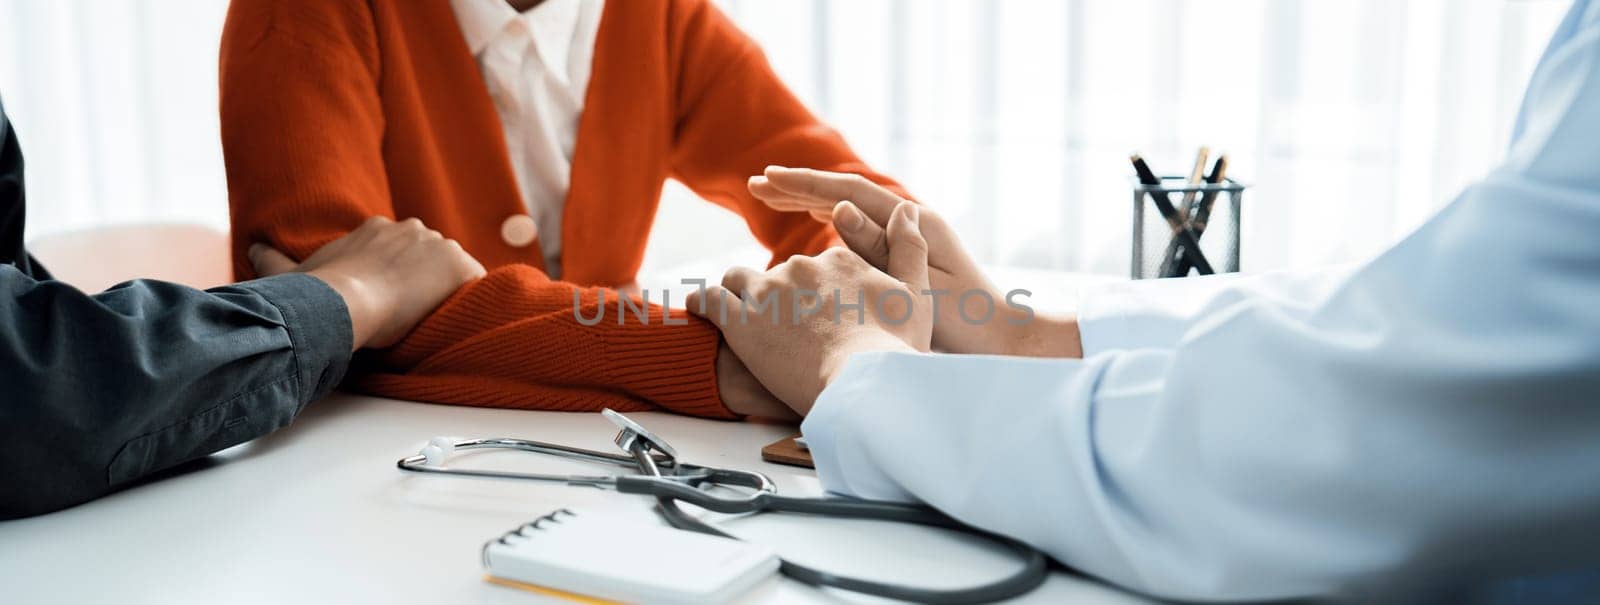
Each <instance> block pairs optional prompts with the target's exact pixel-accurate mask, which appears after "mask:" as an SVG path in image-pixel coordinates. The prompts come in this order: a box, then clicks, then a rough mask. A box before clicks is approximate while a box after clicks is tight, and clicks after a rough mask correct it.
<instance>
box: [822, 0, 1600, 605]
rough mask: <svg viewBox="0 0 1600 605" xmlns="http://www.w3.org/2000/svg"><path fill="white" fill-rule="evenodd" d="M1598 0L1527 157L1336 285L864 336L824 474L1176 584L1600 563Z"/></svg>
mask: <svg viewBox="0 0 1600 605" xmlns="http://www.w3.org/2000/svg"><path fill="white" fill-rule="evenodd" d="M1585 6H1586V5H1585V3H1584V2H1579V3H1578V6H1577V7H1575V8H1574V9H1573V11H1574V15H1578V14H1581V13H1583V12H1584V11H1585V10H1586V8H1585ZM1590 14H1591V16H1592V11H1591V13H1590ZM1586 23H1587V25H1583V26H1581V27H1574V23H1573V17H1569V19H1568V22H1567V23H1566V25H1565V26H1564V27H1565V28H1566V30H1567V31H1568V34H1569V35H1568V36H1567V37H1566V39H1565V40H1564V41H1563V40H1560V39H1558V44H1557V45H1555V46H1554V47H1553V50H1552V52H1551V53H1550V54H1549V55H1548V57H1547V61H1546V62H1545V63H1544V64H1542V65H1541V67H1540V68H1539V69H1538V70H1536V73H1535V76H1534V77H1533V80H1532V82H1531V83H1530V88H1529V92H1528V95H1527V99H1526V100H1525V114H1524V115H1525V116H1527V119H1525V120H1524V125H1523V130H1522V134H1521V136H1519V138H1518V140H1517V141H1516V142H1515V143H1514V145H1513V147H1512V151H1511V154H1510V156H1509V157H1508V159H1507V161H1506V163H1505V165H1504V166H1503V167H1502V168H1500V169H1499V170H1497V171H1495V172H1494V173H1492V174H1491V175H1490V176H1488V177H1487V178H1485V179H1484V180H1483V181H1481V182H1479V183H1477V184H1475V185H1473V186H1471V187H1469V188H1468V189H1466V190H1465V191H1464V192H1463V193H1462V194H1461V195H1460V196H1459V197H1458V198H1457V199H1456V200H1455V201H1454V202H1453V203H1452V204H1451V205H1450V206H1448V207H1447V208H1446V209H1444V210H1443V211H1442V212H1441V213H1440V214H1439V215H1437V216H1435V217H1434V219H1433V220H1431V221H1429V222H1428V223H1427V224H1425V225H1424V226H1423V227H1422V228H1420V229H1419V230H1418V231H1417V232H1415V233H1413V234H1412V235H1411V236H1409V237H1408V238H1406V239H1405V240H1403V241H1402V242H1401V243H1399V244H1398V245H1397V246H1395V247H1394V248H1392V249H1390V250H1389V251H1387V252H1386V253H1384V254H1383V255H1381V256H1380V257H1378V258H1376V259H1375V260H1373V261H1371V262H1369V263H1367V264H1365V265H1364V266H1362V267H1360V268H1359V269H1357V270H1356V271H1355V272H1354V273H1353V274H1352V275H1351V276H1349V277H1348V278H1346V279H1343V280H1341V281H1339V282H1338V283H1337V284H1335V285H1333V286H1332V287H1331V288H1330V289H1329V290H1328V291H1327V293H1326V294H1325V295H1322V296H1316V297H1312V298H1311V299H1309V302H1308V301H1305V300H1283V299H1278V298H1273V297H1270V296H1263V295H1260V293H1258V292H1253V291H1251V290H1249V289H1248V286H1244V285H1237V284H1229V285H1225V286H1222V287H1221V288H1220V289H1219V290H1218V291H1217V293H1216V294H1215V295H1214V296H1212V297H1210V298H1209V299H1208V300H1209V302H1208V303H1207V307H1206V309H1205V311H1204V314H1203V315H1199V314H1197V315H1195V316H1194V317H1195V318H1194V319H1193V320H1192V321H1188V322H1184V324H1183V326H1182V327H1181V328H1178V330H1180V331H1181V336H1180V337H1179V338H1177V339H1176V341H1175V342H1173V343H1171V344H1170V346H1167V347H1154V348H1117V349H1114V350H1109V351H1106V352H1102V353H1100V354H1098V355H1093V356H1091V357H1089V358H1087V359H1084V360H1038V359H1014V358H1000V357H974V356H935V355H912V354H887V353H878V354H861V355H857V356H855V357H853V358H852V359H851V360H850V362H849V363H848V364H847V366H846V368H845V370H844V371H843V372H842V373H841V374H840V376H838V377H837V378H836V379H835V380H834V382H833V383H832V384H831V385H830V386H829V387H828V388H827V389H826V390H825V391H824V392H823V394H822V395H821V397H820V398H819V399H818V401H817V403H816V406H815V408H814V409H813V411H812V414H811V416H810V417H809V418H808V419H807V420H806V421H805V423H804V425H803V429H804V432H805V435H806V438H807V440H808V441H809V443H810V447H811V450H812V454H813V456H814V457H815V459H816V462H817V470H818V473H819V475H820V477H821V479H822V481H823V484H824V486H825V487H826V488H827V489H829V490H832V491H835V492H840V493H844V494H851V495H856V496H863V497H870V498H891V499H906V500H920V501H923V502H927V503H928V504H930V505H932V506H934V507H937V508H939V509H941V510H943V511H945V512H946V513H948V514H950V515H952V516H954V517H956V518H958V519H961V520H963V521H965V522H967V523H970V524H972V525H975V526H978V527H983V528H987V529H990V530H993V531H997V532H1000V533H1003V534H1007V535H1011V536H1016V537H1018V538H1021V539H1024V540H1026V541H1028V542H1030V543H1032V544H1034V545H1036V546H1038V547H1039V548H1041V549H1043V550H1044V551H1046V552H1048V553H1049V554H1050V555H1052V556H1053V557H1055V558H1057V559H1058V560H1060V561H1062V562H1064V563H1066V564H1068V565H1071V566H1073V567H1076V568H1078V569H1081V570H1083V571H1085V572H1087V573H1090V574H1093V575H1096V576H1099V577H1102V578H1105V579H1108V580H1110V581H1112V582H1115V583H1117V584H1121V585H1124V586H1128V587H1131V588H1133V589H1136V590H1139V591H1142V592H1145V593H1149V594H1153V595H1157V596H1162V597H1170V598H1180V599H1208V600H1209V599H1230V600H1231V599H1257V598H1290V597H1326V596H1335V597H1338V596H1358V595H1372V594H1376V593H1382V594H1394V593H1393V592H1392V591H1394V590H1408V589H1421V588H1422V587H1424V586H1426V585H1428V584H1430V583H1438V582H1458V581H1463V580H1464V579H1467V580H1470V581H1475V582H1476V581H1491V580H1493V579H1496V578H1502V577H1509V576H1516V575H1522V574H1523V573H1527V572H1548V571H1561V570H1564V569H1582V568H1586V567H1594V566H1596V565H1597V564H1600V551H1597V550H1596V549H1595V548H1594V545H1593V538H1594V536H1596V535H1600V465H1597V464H1595V461H1596V460H1600V439H1597V438H1596V427H1600V312H1597V311H1596V309H1600V302H1597V301H1600V246H1597V245H1596V244H1595V242H1596V239H1595V238H1596V236H1595V234H1596V233H1600V171H1597V170H1595V169H1594V166H1596V165H1600V147H1596V146H1595V144H1594V141H1595V140H1597V137H1600V60H1597V56H1600V47H1597V44H1600V28H1597V27H1595V25H1594V23H1595V21H1594V20H1592V19H1591V20H1589V21H1587V22H1586Z"/></svg>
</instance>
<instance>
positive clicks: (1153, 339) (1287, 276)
mask: <svg viewBox="0 0 1600 605" xmlns="http://www.w3.org/2000/svg"><path fill="white" fill-rule="evenodd" d="M1355 268H1356V267H1355V266H1353V265H1351V266H1330V267H1323V268H1318V269H1314V270H1283V271H1272V272H1267V273H1258V274H1250V275H1241V274H1237V273H1229V274H1218V275H1205V276H1199V277H1191V278H1185V279H1144V280H1134V281H1125V282H1111V283H1107V284H1100V285H1097V286H1094V287H1091V288H1089V289H1086V290H1085V291H1084V292H1083V295H1082V298H1081V302H1080V304H1079V306H1078V331H1079V334H1080V339H1081V342H1082V345H1083V354H1084V355H1085V356H1092V355H1096V354H1099V353H1103V352H1106V351H1114V350H1119V349H1145V348H1152V347H1155V348H1171V347H1172V346H1174V345H1176V344H1177V343H1178V340H1179V339H1181V338H1182V337H1183V335H1184V333H1186V332H1188V331H1189V329H1191V328H1193V327H1194V325H1195V324H1196V323H1198V322H1200V321H1202V320H1203V319H1205V318H1208V317H1212V316H1213V315H1214V314H1215V313H1216V312H1217V310H1219V309H1223V308H1226V307H1228V306H1230V305H1234V304H1237V303H1238V302H1239V301H1241V300H1246V299H1249V300H1264V301H1265V300H1270V301H1273V302H1276V303H1278V304H1282V305H1285V306H1293V307H1311V306H1314V305H1316V304H1318V303H1320V302H1321V301H1323V300H1325V299H1326V298H1327V296H1328V295H1329V294H1331V293H1332V292H1333V290H1334V288H1335V287H1337V286H1338V285H1339V284H1341V283H1343V282H1344V280H1345V279H1346V278H1347V277H1349V275H1350V273H1351V272H1352V271H1353V270H1354V269H1355Z"/></svg>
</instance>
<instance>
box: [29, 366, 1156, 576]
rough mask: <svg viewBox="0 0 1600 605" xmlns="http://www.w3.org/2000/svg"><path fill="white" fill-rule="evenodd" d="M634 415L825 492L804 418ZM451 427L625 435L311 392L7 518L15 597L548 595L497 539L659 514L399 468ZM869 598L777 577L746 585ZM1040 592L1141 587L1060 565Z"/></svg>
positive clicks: (879, 550)
mask: <svg viewBox="0 0 1600 605" xmlns="http://www.w3.org/2000/svg"><path fill="white" fill-rule="evenodd" d="M633 417H635V418H636V419H638V420H640V421H641V422H643V423H644V424H645V425H646V426H647V427H649V428H650V429H651V430H653V431H655V432H656V433H657V434H660V435H662V436H663V437H665V438H667V439H669V440H671V442H672V443H673V445H674V446H675V447H676V448H677V449H678V451H679V452H680V455H681V456H682V457H683V459H685V460H689V461H693V462H703V463H707V464H713V465H723V466H730V467H737V468H746V469H756V470H759V471H761V472H765V473H767V474H768V475H770V476H771V477H772V478H773V479H774V480H775V481H776V482H777V483H778V486H779V491H780V492H783V493H788V494H816V493H820V489H819V487H818V483H817V481H816V478H815V476H814V475H813V474H812V473H811V472H810V471H808V470H806V469H799V468H791V467H784V466H778V465H772V464H767V463H764V462H762V461H761V460H760V456H759V450H760V448H761V446H763V445H765V444H767V443H769V442H771V441H774V440H776V439H778V438H780V437H782V436H784V435H786V434H788V432H789V429H788V428H786V427H780V426H770V425H760V424H744V423H732V422H717V421H711V420H702V419H696V418H688V417H683V416H676V415H671V414H661V413H652V414H637V415H633ZM436 434H447V435H452V436H459V437H478V436H514V437H524V438H530V439H539V440H548V441H556V442H561V443H568V444H573V445H579V446H582V447H589V448H593V449H598V450H608V449H609V448H612V447H614V446H612V445H611V443H610V437H611V436H612V434H613V429H612V427H611V426H610V424H609V423H607V422H606V421H605V420H604V419H603V418H601V417H600V416H599V415H598V414H571V413H557V412H525V411H513V410H491V409H475V408H461V407H452V406H443V405H431V404H422V403H410V402H402V401H393V400H386V399H378V398H370V397H356V396H348V395H336V396H334V397H331V398H329V399H327V400H324V401H321V402H318V403H316V404H313V405H312V406H310V407H308V408H307V410H306V411H305V413H303V414H302V415H301V417H300V419H299V420H298V421H296V422H295V424H294V425H293V426H291V427H290V428H288V429H285V430H283V431H280V432H278V433H276V434H273V435H271V436H268V437H266V438H263V439H259V440H257V441H254V442H251V443H248V444H245V445H242V446H239V447H236V448H233V449H230V450H227V451H224V452H222V453H220V454H217V455H216V456H213V457H212V459H211V461H210V462H207V463H203V464H200V465H198V466H199V468H192V469H187V470H186V471H185V472H183V473H181V474H178V475H176V476H172V477H167V478H165V479H163V480H160V481H155V482H151V483H147V484H144V485H140V486H137V487H134V488H132V489H129V490H126V491H123V492H120V493H117V494H114V495H112V496H110V497H107V498H104V499H101V500H99V501H95V502H91V503H89V504H86V505H84V506H80V507H77V508H73V509H69V510H66V511H62V512H59V513H55V514H51V515H45V516H43V517H37V518H33V519H24V520H20V521H10V522H5V523H0V600H3V601H5V602H7V603H45V602H52V603H94V602H117V603H192V602H216V601H223V602H230V603H253V602H261V603H293V602H334V601H342V602H372V603H378V602H393V603H424V602H431V603H535V602H544V601H543V599H545V597H541V596H539V595H535V594H532V593H527V592H522V591H519V590H515V589H509V588H503V587H499V586H494V585H491V584H488V583H486V582H484V581H483V579H482V577H483V572H482V570H481V569H480V568H479V563H478V548H479V546H480V545H482V543H483V542H484V541H485V540H487V539H488V538H490V537H493V536H496V535H498V534H500V533H501V532H503V531H505V530H507V529H510V528H512V527H515V526H516V525H518V524H520V523H523V522H525V521H527V520H529V519H530V518H532V517H534V516H537V515H540V514H543V513H546V512H549V511H551V510H554V509H556V508H561V507H567V508H574V509H581V510H586V511H594V512H597V513H601V512H603V513H605V514H616V515H627V516H632V517H636V518H640V519H652V520H653V519H655V516H654V513H653V512H652V511H651V508H650V500H649V499H647V498H641V497H634V496H625V495H620V494H616V493H613V492H602V491H600V490H595V489H588V488H572V487H565V486H561V485H541V484H535V483H532V482H525V481H501V480H488V479H473V478H456V477H441V476H437V475H420V474H411V473H403V472H401V471H399V470H396V469H395V467H394V463H395V460H396V459H398V458H401V457H403V456H406V455H409V454H412V453H415V452H416V451H417V448H418V447H420V446H421V444H422V443H423V442H425V441H426V440H427V439H428V438H429V437H431V436H434V435H436ZM463 458H464V459H463V461H462V462H463V464H467V463H470V464H472V465H475V466H480V467H484V468H523V469H527V470H534V471H539V470H544V471H558V472H564V471H565V470H567V469H578V468H583V467H582V465H579V464H577V463H567V462H561V461H552V460H549V459H545V458H542V457H537V456H530V455H525V454H521V453H518V452H478V453H471V454H463ZM590 470H593V469H592V467H590ZM717 518H718V521H719V523H720V524H721V525H722V526H723V527H726V528H728V529H729V530H730V531H733V532H734V533H737V534H739V535H741V536H743V537H746V538H749V539H754V540H760V541H762V542H765V543H768V544H772V545H773V546H774V547H775V548H777V549H778V550H779V552H781V553H782V554H784V555H786V556H790V557H794V558H796V559H797V560H801V561H803V562H806V563H810V564H814V565H817V566H821V567H823V568H825V569H833V570H840V571H852V572H857V573H861V574H863V575H870V576H871V577H876V578H882V579H892V580H899V581H905V582H916V583H927V584H932V585H940V584H944V585H950V586H954V585H958V584H965V583H972V582H976V581H981V580H984V579H987V578H993V577H998V576H999V575H1000V574H1002V573H1004V572H1006V571H1008V570H1010V569H1011V568H1012V566H1013V565H1015V562H1014V561H1012V560H1011V559H1010V558H1009V557H1008V556H1007V555H1006V554H1004V553H1003V552H999V551H996V550H994V549H992V548H991V547H989V546H987V545H984V544H982V543H980V542H975V541H973V540H970V539H968V538H967V537H965V536H961V535H958V534H952V533H947V532H943V531H939V530H925V529H921V528H913V527H904V526H898V525H894V524H886V523H877V522H861V521H844V520H829V519H816V518H809V517H806V518H799V517H786V516H780V515H765V516H761V517H756V518H731V517H721V516H717ZM855 599H859V597H858V596H857V595H848V594H845V593H838V592H825V591H819V590H815V589H812V588H810V587H807V586H804V585H802V584H799V583H796V582H793V581H791V580H787V579H777V578H775V579H772V580H769V581H767V582H766V583H764V584H762V585H760V586H759V587H757V588H756V589H755V590H754V591H752V592H751V593H749V594H748V595H746V597H745V598H744V599H743V601H741V602H749V603H766V602H785V603H790V602H840V601H846V600H855ZM1023 602H1040V603H1044V602H1050V603H1066V602H1071V603H1129V602H1141V601H1139V600H1138V599H1136V598H1134V597H1132V596H1128V595H1126V594H1125V593H1121V592H1118V591H1116V590H1114V589H1111V588H1108V587H1105V586H1102V585H1100V584H1097V583H1094V582H1091V581H1088V580H1084V579H1081V578H1078V577H1075V576H1072V575H1069V574H1067V573H1063V572H1057V573H1055V574H1054V576H1053V577H1051V578H1050V580H1049V582H1048V583H1046V584H1045V585H1044V586H1043V587H1042V588H1041V589H1040V590H1038V591H1036V592H1034V593H1032V594H1030V595H1028V596H1027V597H1026V598H1025V599H1023Z"/></svg>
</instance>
